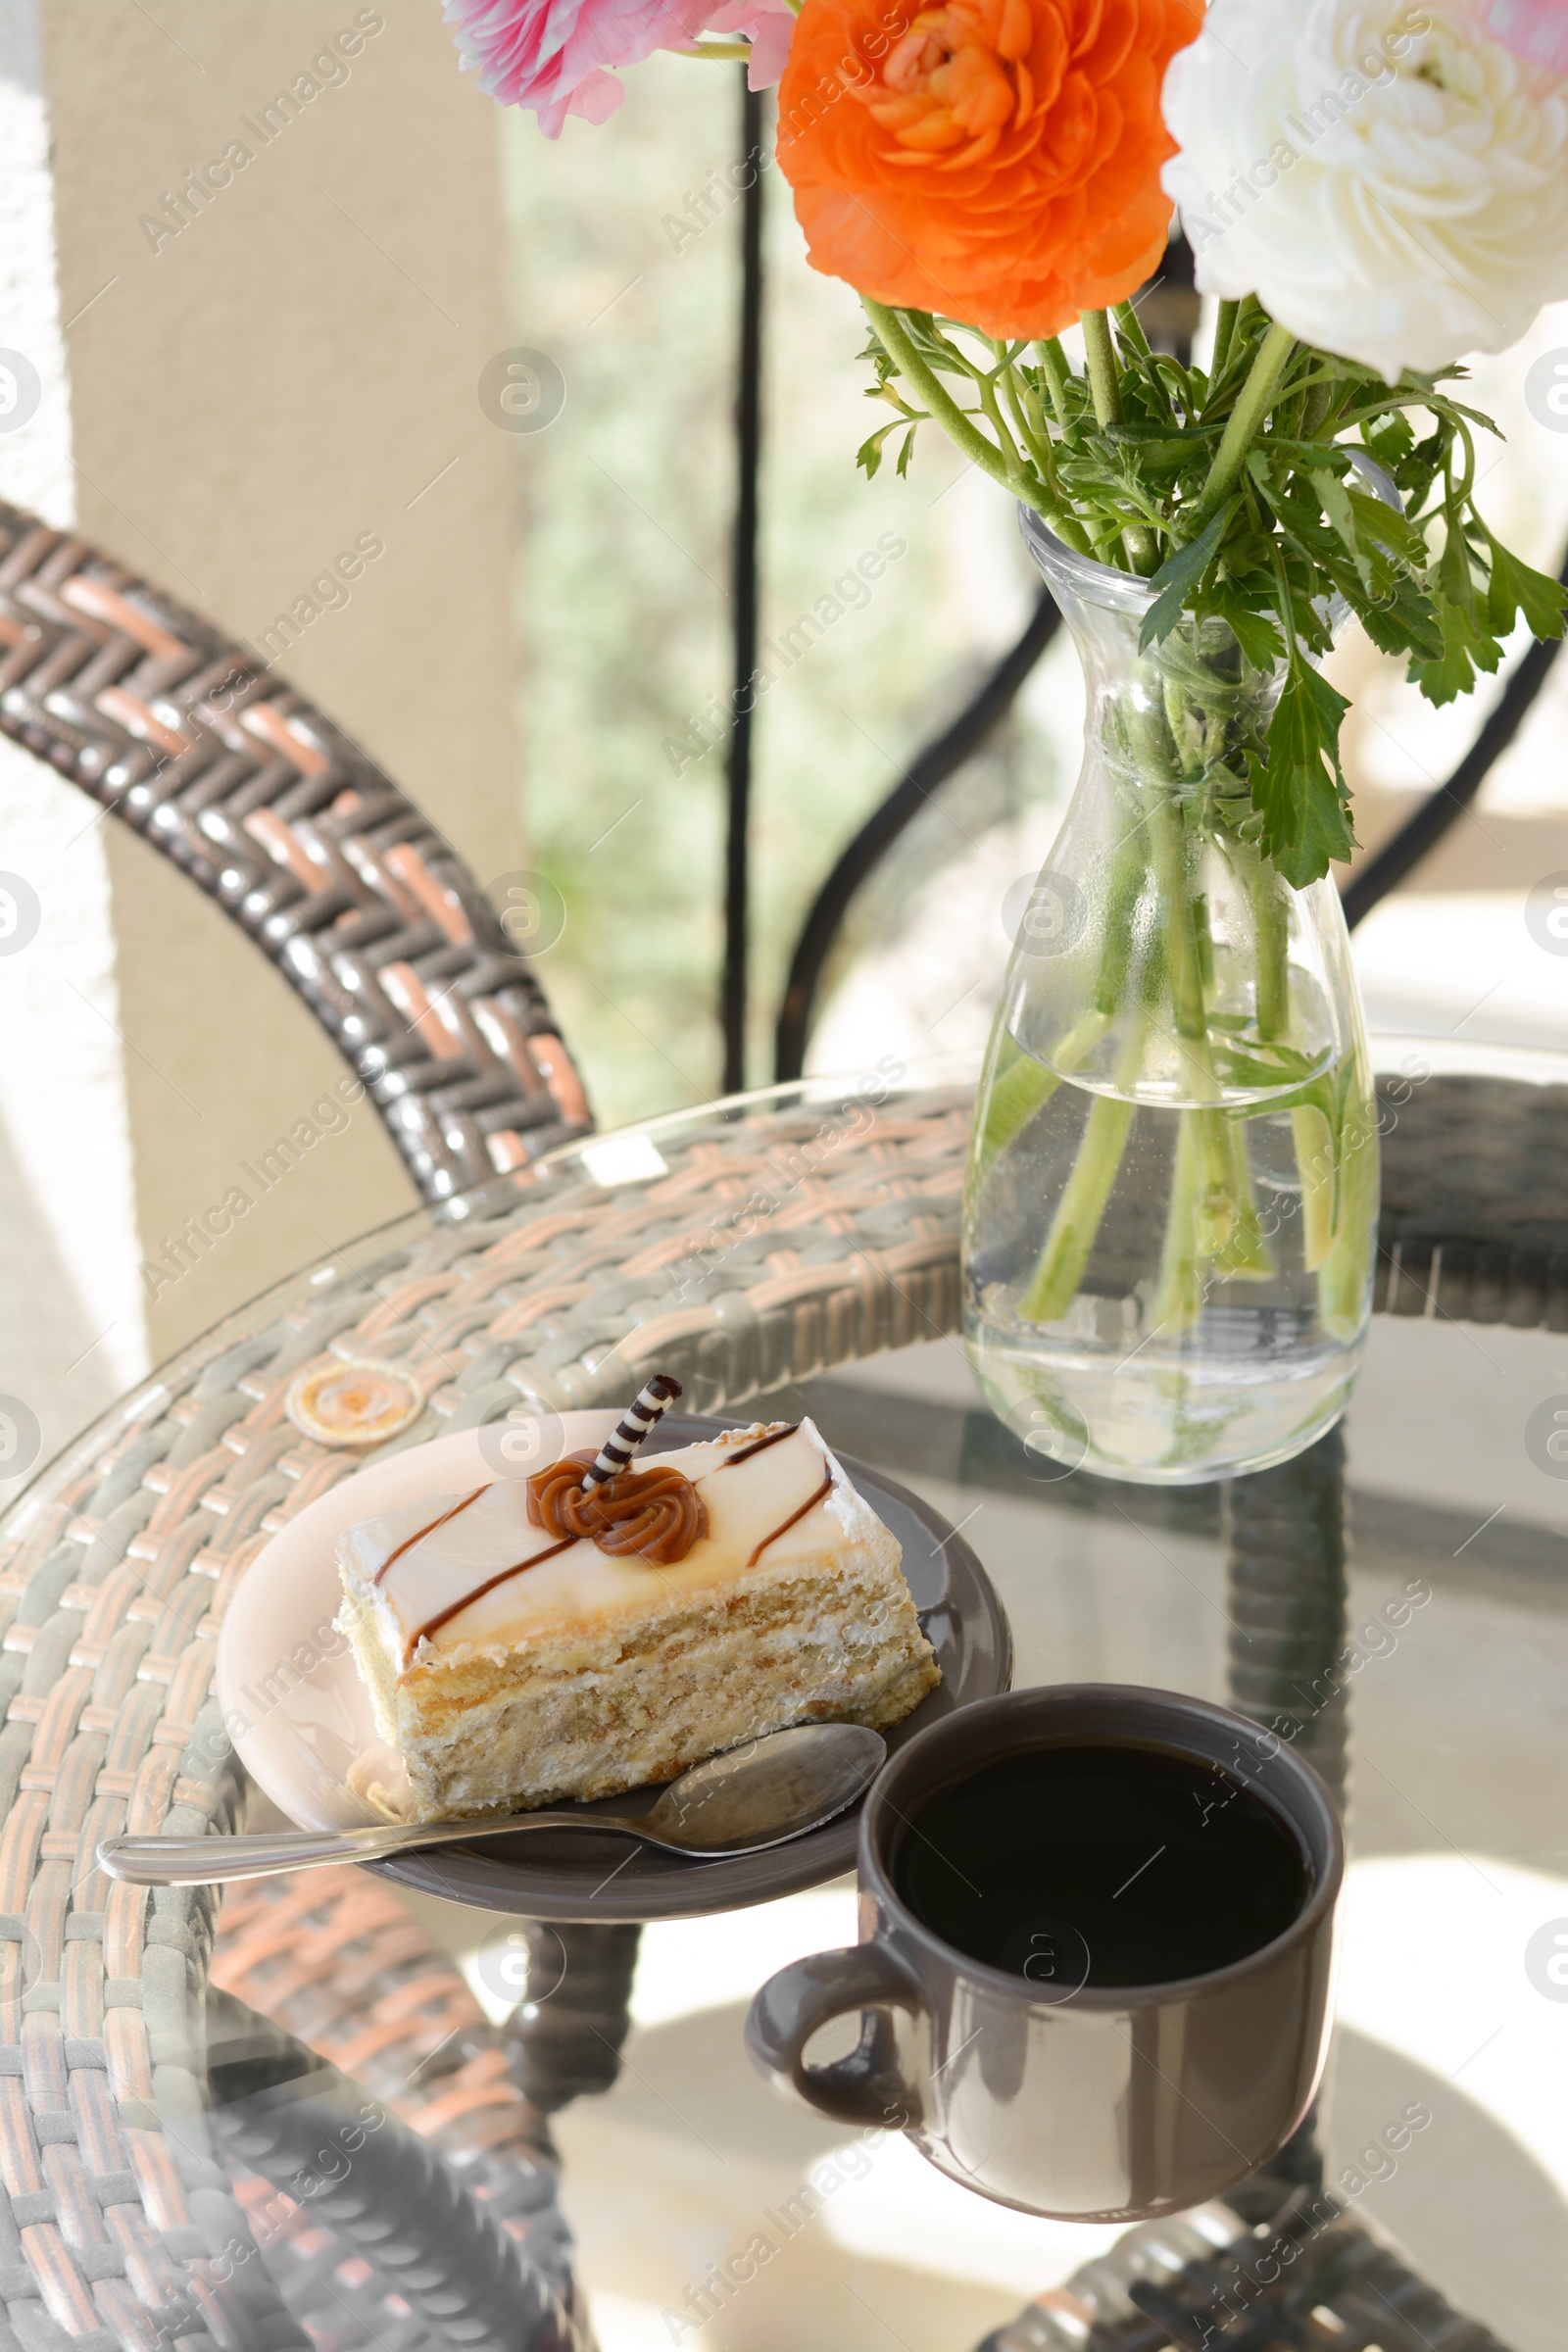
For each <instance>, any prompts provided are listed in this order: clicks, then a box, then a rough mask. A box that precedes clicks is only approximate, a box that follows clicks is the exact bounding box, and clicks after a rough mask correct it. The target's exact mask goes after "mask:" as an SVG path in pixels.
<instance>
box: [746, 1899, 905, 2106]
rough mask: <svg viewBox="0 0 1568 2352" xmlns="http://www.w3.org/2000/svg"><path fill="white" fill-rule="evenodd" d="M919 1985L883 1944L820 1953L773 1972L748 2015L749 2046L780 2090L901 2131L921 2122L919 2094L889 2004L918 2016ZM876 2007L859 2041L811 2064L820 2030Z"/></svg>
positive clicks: (853, 1945) (866, 1944)
mask: <svg viewBox="0 0 1568 2352" xmlns="http://www.w3.org/2000/svg"><path fill="white" fill-rule="evenodd" d="M920 2008H921V2000H920V1990H919V1986H918V1985H916V1984H915V1982H914V1980H913V1979H912V1978H911V1977H909V1976H908V1975H907V1974H906V1972H905V1970H904V1969H903V1968H902V1967H901V1966H900V1965H899V1963H898V1961H897V1960H896V1959H895V1958H894V1956H893V1954H892V1953H891V1952H890V1951H889V1950H888V1949H887V1947H886V1945H885V1944H881V1943H857V1944H852V1945H851V1946H850V1948H849V1949H848V1950H847V1951H839V1952H813V1953H812V1955H811V1957H810V1958H809V1960H796V1961H793V1962H792V1963H791V1964H790V1966H789V1967H788V1968H781V1969H780V1970H779V1972H778V1975H777V1976H776V1977H769V1979H768V1981H767V1983H766V1984H765V1985H763V1986H762V1989H761V1991H760V1993H759V1994H758V1996H757V1998H756V2000H755V2001H754V2002H753V2003H752V2008H751V2015H750V2016H749V2017H748V2018H747V2020H746V2046H747V2048H748V2049H749V2050H750V2052H751V2054H752V2059H753V2062H754V2063H755V2064H756V2065H757V2066H758V2067H760V2070H761V2072H762V2073H763V2074H764V2075H766V2076H767V2078H768V2080H769V2082H772V2083H773V2085H774V2086H775V2088H777V2089H780V2090H783V2089H785V2088H788V2089H791V2090H793V2091H794V2092H795V2094H796V2096H797V2097H798V2098H801V2099H804V2100H805V2102H806V2104H807V2106H808V2107H814V2108H815V2109H816V2111H817V2113H818V2115H825V2116H829V2117H830V2118H831V2119H832V2121H833V2122H834V2123H836V2124H860V2125H870V2126H872V2127H873V2128H876V2127H880V2129H881V2130H883V2131H903V2130H905V2129H906V2128H907V2126H908V2125H910V2124H915V2123H918V2122H919V2120H920V2106H919V2099H918V2096H917V2094H916V2093H915V2092H914V2091H913V2090H912V2089H911V2088H910V2087H909V2085H908V2084H907V2082H905V2081H904V2078H903V2076H902V2075H901V2074H900V2072H899V2066H898V2057H897V2052H896V2049H895V2045H894V2038H893V2021H892V2019H891V2018H890V2017H888V2015H887V2014H886V2013H887V2011H888V2010H889V2009H904V2010H907V2012H908V2013H909V2015H910V2016H917V2015H918V2014H919V2011H920ZM855 2010H864V2011H869V2012H870V2013H871V2014H870V2015H868V2016H866V2017H865V2018H864V2020H863V2022H862V2025H861V2031H860V2040H859V2045H858V2048H856V2049H855V2050H852V2051H851V2053H850V2055H849V2057H847V2058H839V2059H836V2060H835V2061H834V2063H833V2064H832V2065H831V2066H808V2065H807V2063H806V2059H805V2056H804V2054H803V2053H804V2052H805V2049H806V2045H807V2043H808V2042H809V2040H810V2038H811V2036H812V2034H814V2033H816V2031H817V2029H818V2028H819V2027H821V2026H825V2025H828V2024H830V2023H831V2021H832V2020H833V2019H834V2018H836V2017H847V2016H849V2015H851V2014H852V2012H854V2011H855Z"/></svg>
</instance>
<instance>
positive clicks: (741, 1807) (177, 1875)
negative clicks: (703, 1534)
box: [98, 1723, 887, 1887]
mask: <svg viewBox="0 0 1568 2352" xmlns="http://www.w3.org/2000/svg"><path fill="white" fill-rule="evenodd" d="M886 1754H887V1749H886V1747H885V1745H884V1744H883V1741H882V1739H881V1736H880V1734H879V1733H876V1732H872V1731H867V1730H866V1729H865V1727H864V1726H863V1725H862V1724H858V1723H809V1724H802V1725H799V1726H797V1727H796V1728H795V1729H794V1730H793V1731H788V1732H771V1733H769V1734H768V1735H767V1736H766V1737H765V1738H764V1739H761V1740H748V1742H747V1744H746V1745H745V1746H744V1747H736V1748H732V1749H731V1750H730V1752H729V1753H728V1755H723V1756H711V1757H710V1758H709V1760H708V1762H707V1763H706V1764H696V1765H694V1766H693V1767H692V1769H691V1771H690V1772H683V1773H682V1774H681V1776H680V1778H679V1780H678V1781H671V1782H670V1784H669V1787H668V1788H667V1789H664V1790H663V1791H662V1794H661V1795H660V1797H659V1800H658V1802H657V1803H656V1804H654V1805H651V1806H650V1807H649V1809H648V1811H647V1812H646V1813H638V1814H626V1813H591V1812H588V1811H586V1810H582V1811H574V1812H570V1813H565V1812H553V1813H516V1814H512V1815H509V1816H505V1817H503V1818H500V1819H497V1818H495V1817H493V1816H491V1815H488V1814H487V1815H485V1816H483V1817H482V1818H481V1819H479V1820H476V1821H421V1822H415V1823H412V1824H408V1823H401V1822H400V1823H389V1824H388V1825H387V1826H386V1827H385V1828H376V1829H366V1830H290V1831H284V1832H281V1833H280V1834H278V1835H276V1836H274V1835H272V1834H271V1833H270V1832H262V1833H260V1834H258V1835H257V1836H254V1837H240V1838H105V1839H104V1841H103V1843H102V1844H101V1845H100V1846H99V1848H98V1866H99V1868H100V1869H101V1870H103V1871H105V1872H107V1874H108V1876H109V1877H110V1878H112V1879H128V1880H129V1881H130V1883H131V1885H132V1886H133V1887H216V1886H220V1885H221V1884H222V1883H223V1882H224V1881H226V1880H228V1879H264V1878H270V1876H271V1875H272V1874H273V1872H275V1871H280V1870H313V1869H314V1868H315V1867H316V1865H317V1864H318V1863H322V1862H379V1861H381V1860H382V1859H383V1858H384V1857H385V1856H386V1855H388V1854H407V1853H413V1852H416V1851H417V1849H418V1848H420V1847H421V1846H429V1845H477V1844H478V1843H479V1842H480V1841H481V1840H482V1839H483V1838H515V1837H517V1836H519V1835H520V1834H521V1833H522V1832H523V1831H525V1830H610V1831H613V1833H614V1835H615V1836H616V1837H617V1838H641V1839H642V1840H643V1842H644V1844H645V1845H654V1846H658V1847H659V1848H660V1849H661V1851H662V1852H664V1853H667V1854H685V1855H689V1856H692V1857H696V1858H700V1859H708V1858H711V1857H713V1856H716V1855H719V1854H755V1853H760V1852H761V1850H762V1849H763V1848H764V1847H765V1846H769V1845H783V1844H784V1843H785V1842H786V1840H787V1839H789V1838H804V1837H805V1835H806V1833H807V1831H808V1830H816V1829H820V1828H821V1826H822V1824H823V1822H825V1821H831V1820H832V1819H833V1817H834V1815H835V1814H838V1813H842V1812H843V1811H844V1810H845V1808H846V1807H847V1806H849V1805H853V1804H854V1802H855V1800H856V1798H857V1797H858V1796H860V1795H863V1793H864V1791H865V1790H866V1789H868V1788H869V1787H870V1785H871V1783H872V1782H873V1781H874V1780H875V1778H876V1776H877V1774H878V1772H880V1770H881V1769H882V1760H883V1758H884V1756H885V1755H886Z"/></svg>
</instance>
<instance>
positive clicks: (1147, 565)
mask: <svg viewBox="0 0 1568 2352" xmlns="http://www.w3.org/2000/svg"><path fill="white" fill-rule="evenodd" d="M1079 324H1080V325H1081V326H1082V328H1083V330H1084V351H1085V353H1086V355H1087V359H1088V366H1089V396H1090V398H1091V399H1092V400H1093V402H1094V404H1095V422H1096V423H1097V424H1098V425H1099V427H1100V429H1101V431H1102V432H1108V431H1109V429H1110V427H1111V426H1112V425H1113V424H1124V423H1125V422H1126V412H1125V410H1124V409H1123V407H1122V399H1121V370H1120V368H1118V367H1117V365H1116V345H1115V339H1114V337H1113V336H1112V334H1111V331H1110V320H1109V319H1108V318H1107V316H1106V314H1105V313H1104V312H1103V311H1085V313H1084V315H1083V318H1082V319H1080V321H1079ZM1121 536H1122V545H1123V546H1124V547H1125V548H1126V550H1127V561H1128V563H1129V564H1131V565H1132V568H1133V570H1134V571H1138V572H1142V573H1143V574H1144V575H1145V577H1146V578H1147V577H1148V576H1149V574H1150V573H1152V572H1154V571H1157V570H1158V568H1159V542H1158V540H1157V539H1156V538H1155V536H1154V534H1153V532H1152V530H1151V529H1150V528H1149V526H1148V524H1147V523H1142V522H1129V523H1127V524H1126V525H1124V527H1123V530H1122V535H1121Z"/></svg>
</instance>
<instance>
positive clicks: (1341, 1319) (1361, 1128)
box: [1317, 1054, 1378, 1340]
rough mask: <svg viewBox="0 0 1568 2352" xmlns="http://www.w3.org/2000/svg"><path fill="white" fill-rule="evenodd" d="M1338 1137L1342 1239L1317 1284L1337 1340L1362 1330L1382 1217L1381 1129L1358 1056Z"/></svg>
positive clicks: (1320, 1303) (1325, 1319)
mask: <svg viewBox="0 0 1568 2352" xmlns="http://www.w3.org/2000/svg"><path fill="white" fill-rule="evenodd" d="M1345 1104H1346V1108H1345V1111H1344V1114H1343V1116H1342V1119H1341V1124H1340V1135H1339V1146H1340V1149H1339V1174H1340V1187H1339V1190H1340V1213H1339V1218H1338V1228H1339V1231H1338V1238H1337V1240H1336V1242H1335V1244H1334V1248H1333V1250H1332V1251H1331V1253H1330V1255H1329V1257H1328V1258H1327V1260H1326V1261H1325V1263H1324V1264H1323V1266H1322V1267H1321V1268H1320V1269H1319V1272H1318V1278H1317V1295H1318V1312H1319V1313H1320V1315H1321V1316H1322V1318H1323V1327H1324V1329H1325V1330H1326V1331H1328V1332H1330V1333H1331V1334H1332V1335H1333V1337H1334V1338H1335V1339H1337V1340H1353V1339H1354V1338H1355V1335H1356V1333H1357V1332H1358V1331H1359V1330H1360V1328H1361V1308H1362V1301H1363V1299H1364V1295H1365V1290H1366V1276H1367V1261H1368V1257H1369V1255H1370V1251H1371V1245H1372V1228H1373V1226H1374V1225H1375V1223H1376V1222H1377V1213H1378V1126H1377V1111H1376V1109H1375V1107H1373V1104H1372V1090H1371V1083H1370V1080H1369V1077H1368V1074H1367V1071H1366V1067H1365V1063H1364V1060H1363V1058H1362V1057H1361V1056H1360V1055H1359V1054H1358V1055H1357V1057H1356V1063H1355V1066H1354V1068H1353V1069H1352V1070H1351V1072H1350V1073H1349V1083H1348V1087H1347V1089H1346V1094H1345Z"/></svg>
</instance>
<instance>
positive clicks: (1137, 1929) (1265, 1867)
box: [893, 1740, 1312, 1999]
mask: <svg viewBox="0 0 1568 2352" xmlns="http://www.w3.org/2000/svg"><path fill="white" fill-rule="evenodd" d="M893 1881H894V1885H895V1887H897V1889H898V1892H899V1894H900V1895H901V1896H902V1897H903V1899H904V1901H905V1902H906V1903H907V1905H908V1907H909V1909H910V1910H911V1911H912V1912H913V1913H914V1914H915V1916H916V1917H917V1918H918V1919H920V1920H922V1921H923V1922H924V1924H925V1925H926V1926H927V1927H928V1928H929V1929H930V1930H931V1931H932V1933H933V1934H934V1935H936V1936H940V1937H941V1938H942V1940H943V1942H945V1943H947V1944H951V1945H953V1946H954V1947H956V1950H958V1951H960V1952H962V1953H964V1954H965V1955H966V1956H967V1957H968V1958H969V1959H971V1960H980V1961H984V1962H986V1963H987V1964H989V1966H991V1967H992V1968H1001V1969H1006V1970H1008V1971H1010V1972H1011V1973H1013V1974H1014V1975H1017V1976H1019V1977H1022V1978H1025V1979H1026V1980H1027V1981H1028V1982H1029V1983H1030V1984H1032V1985H1038V1986H1039V1987H1040V1990H1041V1993H1042V1994H1043V1995H1044V1996H1045V1997H1046V1998H1052V1997H1054V1998H1056V1999H1066V1998H1070V1996H1071V1995H1072V1994H1073V1993H1075V1992H1077V1991H1079V1990H1080V1989H1081V1988H1082V1987H1083V1986H1084V1985H1100V1986H1111V1985H1168V1984H1172V1983H1175V1982H1177V1981H1178V1980H1180V1979H1183V1978H1187V1977H1201V1976H1208V1975H1210V1974H1212V1972H1213V1971H1215V1970H1216V1969H1222V1968H1228V1967H1229V1966H1230V1965H1231V1964H1232V1963H1233V1962H1234V1961H1237V1960H1245V1959H1246V1958H1247V1957H1248V1955H1249V1954H1250V1953H1251V1952H1256V1951H1260V1950H1261V1949H1262V1947H1263V1946H1264V1945H1265V1944H1268V1943H1272V1942H1273V1941H1274V1939H1275V1937H1276V1936H1283V1935H1284V1934H1285V1932H1286V1930H1287V1929H1288V1928H1290V1927H1291V1926H1292V1925H1293V1923H1294V1922H1295V1921H1296V1920H1297V1919H1298V1918H1299V1916H1300V1914H1301V1912H1302V1910H1303V1909H1304V1907H1305V1905H1306V1902H1307V1900H1308V1897H1309V1895H1310V1893H1311V1890H1312V1874H1311V1871H1310V1868H1309V1866H1308V1862H1307V1857H1306V1854H1305V1851H1304V1849H1303V1847H1302V1844H1301V1841H1300V1839H1299V1837H1298V1836H1297V1834H1296V1832H1295V1831H1294V1830H1293V1829H1292V1828H1291V1826H1290V1825H1289V1823H1288V1822H1287V1821H1286V1820H1285V1818H1284V1816H1283V1814H1281V1813H1279V1812H1277V1811H1276V1810H1275V1808H1274V1806H1273V1805H1271V1804H1270V1803H1268V1802H1267V1800H1266V1799H1265V1798H1263V1797H1262V1796H1260V1795H1259V1794H1258V1793H1257V1792H1256V1791H1255V1790H1254V1789H1251V1788H1250V1787H1249V1786H1248V1785H1247V1783H1246V1782H1245V1781H1243V1780H1242V1779H1240V1778H1239V1777H1237V1776H1236V1775H1235V1774H1233V1773H1231V1772H1229V1771H1227V1770H1226V1769H1225V1768H1224V1767H1223V1766H1222V1765H1218V1764H1213V1763H1208V1762H1201V1761H1199V1760H1198V1759H1196V1758H1194V1757H1192V1756H1187V1755H1180V1754H1177V1753H1175V1752H1173V1751H1172V1750H1170V1749H1167V1748H1162V1747H1156V1746H1148V1745H1139V1744H1137V1743H1134V1742H1131V1741H1127V1742H1122V1741H1110V1740H1105V1741H1084V1742H1082V1743H1081V1744H1063V1745H1054V1746H1048V1747H1037V1748H1033V1749H1025V1750H1024V1751H1023V1752H1022V1753H1019V1754H1015V1755H1010V1756H1005V1757H1003V1758H1000V1759H999V1760H997V1761H995V1762H993V1763H990V1764H986V1765H983V1766H981V1767H980V1768H979V1769H978V1770H976V1771H974V1772H972V1773H970V1774H968V1775H967V1776H965V1777H964V1778H963V1779H961V1780H957V1781H955V1782H954V1783H952V1784H951V1785H950V1786H949V1787H948V1788H946V1789H941V1790H940V1791H939V1792H938V1793H937V1794H936V1795H934V1796H932V1797H931V1798H929V1799H928V1801H927V1802H926V1803H925V1804H924V1805H923V1806H922V1807H920V1809H919V1810H918V1811H916V1812H914V1813H912V1814H911V1816H910V1818H909V1821H908V1825H907V1828H905V1829H904V1830H903V1831H902V1833H901V1835H900V1837H899V1840H898V1844H897V1847H896V1850H895V1854H894V1860H893Z"/></svg>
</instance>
